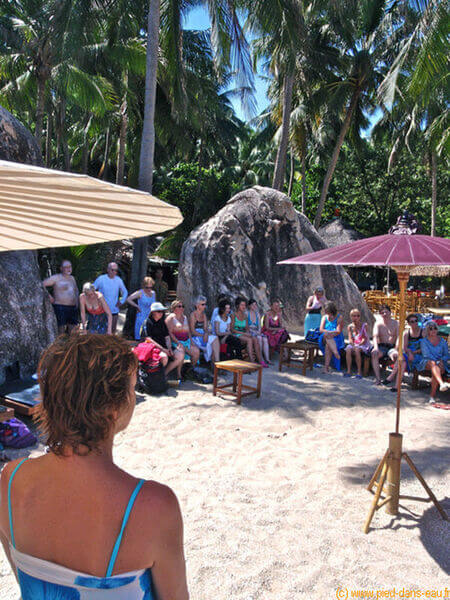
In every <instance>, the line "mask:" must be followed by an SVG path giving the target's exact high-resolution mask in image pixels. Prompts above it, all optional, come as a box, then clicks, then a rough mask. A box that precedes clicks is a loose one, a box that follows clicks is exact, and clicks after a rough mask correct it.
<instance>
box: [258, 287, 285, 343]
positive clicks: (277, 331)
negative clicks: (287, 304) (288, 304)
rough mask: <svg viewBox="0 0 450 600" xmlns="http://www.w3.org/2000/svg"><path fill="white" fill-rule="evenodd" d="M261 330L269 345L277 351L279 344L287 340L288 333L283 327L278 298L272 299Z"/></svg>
mask: <svg viewBox="0 0 450 600" xmlns="http://www.w3.org/2000/svg"><path fill="white" fill-rule="evenodd" d="M261 331H262V333H264V334H265V335H266V336H267V339H268V341H269V347H270V348H271V349H272V350H275V351H277V352H278V351H279V350H280V346H281V344H284V343H285V342H287V341H288V339H289V333H288V332H287V330H286V329H285V328H284V327H283V323H282V314H281V302H280V301H279V300H278V298H276V299H275V300H272V302H271V304H270V310H268V311H267V312H266V314H265V315H264V319H263V326H262V329H261Z"/></svg>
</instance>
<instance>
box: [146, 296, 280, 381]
mask: <svg viewBox="0 0 450 600" xmlns="http://www.w3.org/2000/svg"><path fill="white" fill-rule="evenodd" d="M217 300H218V302H217V307H216V308H215V309H214V310H213V311H212V315H211V321H209V320H208V317H207V314H206V298H205V297H204V296H198V297H197V298H196V299H195V302H194V307H193V310H192V312H191V313H190V314H189V317H188V316H187V315H186V314H185V306H184V304H183V302H182V301H181V300H174V301H173V302H172V304H171V306H170V312H169V314H167V315H166V311H167V308H166V307H165V306H164V305H163V304H161V303H160V302H154V303H152V305H151V307H150V313H149V316H148V318H147V319H146V320H145V321H144V323H143V325H142V328H141V331H140V335H139V337H140V339H141V341H145V342H146V343H147V344H151V350H152V354H151V359H152V361H153V362H154V363H159V364H161V365H163V366H164V367H165V371H166V375H167V374H168V373H170V371H172V370H174V369H176V370H177V376H178V379H181V368H182V365H183V362H184V359H185V355H186V354H187V355H188V356H189V357H190V360H191V363H192V365H196V364H197V362H198V360H199V358H200V354H201V353H202V354H203V357H204V359H205V361H206V362H211V363H214V362H217V361H219V360H220V358H221V354H222V356H225V357H226V358H235V359H236V358H237V359H242V358H243V354H242V352H243V350H244V349H245V350H246V352H247V355H248V358H249V360H250V361H252V362H255V361H257V362H258V363H259V364H261V365H262V366H263V367H265V368H267V367H268V366H269V364H270V349H271V348H272V349H274V350H276V349H278V348H279V346H280V344H282V343H283V342H285V341H286V340H287V339H288V338H289V334H288V332H287V331H286V329H285V328H284V327H283V324H282V315H281V304H280V302H279V300H274V301H273V302H272V304H271V308H270V310H269V311H268V312H267V313H266V314H265V315H264V316H263V317H261V315H260V313H259V310H258V304H257V302H256V300H254V299H253V298H251V299H250V300H248V301H247V300H246V299H245V298H244V297H242V296H238V297H237V298H236V299H235V301H234V302H232V301H231V299H230V298H228V296H224V295H221V296H219V298H218V299H217ZM232 307H233V310H232Z"/></svg>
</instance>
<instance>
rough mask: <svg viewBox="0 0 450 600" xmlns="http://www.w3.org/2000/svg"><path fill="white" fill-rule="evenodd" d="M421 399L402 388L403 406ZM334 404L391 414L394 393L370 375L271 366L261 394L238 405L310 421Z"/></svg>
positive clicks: (246, 379)
mask: <svg viewBox="0 0 450 600" xmlns="http://www.w3.org/2000/svg"><path fill="white" fill-rule="evenodd" d="M230 381H231V378H229V382H230ZM244 383H246V384H249V385H253V386H254V385H255V384H256V375H253V374H252V375H245V376H244ZM196 385H197V384H193V386H196ZM194 389H195V387H194ZM199 389H201V390H202V391H208V390H209V391H211V392H212V389H211V386H200V388H199ZM218 398H222V399H223V400H226V401H229V402H230V404H231V403H235V399H234V398H233V397H232V396H229V395H225V394H223V395H222V394H221V393H220V392H219V393H218ZM423 402H424V398H423V393H418V392H415V391H411V390H406V391H405V392H404V393H403V395H402V407H403V408H406V407H408V406H418V405H419V406H422V405H423ZM190 406H197V407H202V406H204V407H205V408H210V404H209V402H199V403H197V402H195V401H194V402H189V403H187V404H186V405H183V406H182V407H180V408H187V407H190ZM337 407H346V408H353V407H363V408H365V409H371V410H372V409H378V408H380V407H392V411H393V413H392V414H393V415H394V408H395V394H392V393H391V392H390V391H389V390H388V389H386V388H385V387H375V386H374V384H373V380H372V379H363V380H355V379H350V380H349V379H344V378H343V377H342V375H340V374H337V373H333V374H330V375H325V376H324V375H322V374H321V373H318V372H317V369H314V370H313V371H308V374H307V376H306V377H303V376H302V375H301V374H300V373H299V372H295V371H293V370H291V371H283V372H281V373H278V372H277V371H275V370H274V369H271V371H270V372H269V373H267V374H266V372H265V371H264V372H263V381H262V391H261V396H260V397H259V398H256V396H255V395H251V396H247V397H244V398H242V404H241V405H240V409H242V410H244V411H264V412H268V411H274V412H280V413H282V414H283V416H285V417H287V418H293V419H301V420H305V421H307V422H310V421H311V413H315V412H318V411H323V410H328V409H332V408H337ZM393 418H394V416H393Z"/></svg>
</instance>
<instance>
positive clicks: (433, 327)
mask: <svg viewBox="0 0 450 600" xmlns="http://www.w3.org/2000/svg"><path fill="white" fill-rule="evenodd" d="M427 329H428V330H429V331H431V330H432V329H434V330H435V331H437V327H435V326H434V325H432V326H431V327H427Z"/></svg>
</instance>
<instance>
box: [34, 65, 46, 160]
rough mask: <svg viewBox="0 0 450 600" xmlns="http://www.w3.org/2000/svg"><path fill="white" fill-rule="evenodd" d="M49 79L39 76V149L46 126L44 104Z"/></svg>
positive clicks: (37, 138)
mask: <svg viewBox="0 0 450 600" xmlns="http://www.w3.org/2000/svg"><path fill="white" fill-rule="evenodd" d="M46 83H47V79H46V78H45V77H42V76H41V77H39V76H38V78H37V99H36V129H35V132H34V137H35V138H36V142H37V144H38V146H39V150H42V147H41V143H42V129H43V127H44V104H45V84H46Z"/></svg>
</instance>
